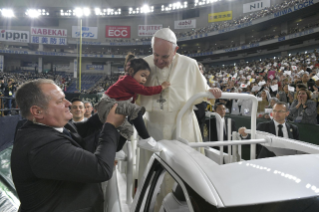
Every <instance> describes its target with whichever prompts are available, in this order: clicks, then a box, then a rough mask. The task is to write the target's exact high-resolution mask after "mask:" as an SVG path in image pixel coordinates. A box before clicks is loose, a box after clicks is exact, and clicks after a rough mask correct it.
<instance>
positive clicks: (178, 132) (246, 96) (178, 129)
mask: <svg viewBox="0 0 319 212" xmlns="http://www.w3.org/2000/svg"><path fill="white" fill-rule="evenodd" d="M205 97H207V98H210V99H215V97H214V95H213V94H212V93H211V92H201V93H198V94H196V95H194V96H192V97H191V98H190V99H189V100H188V101H187V102H186V103H185V105H184V106H183V107H182V109H181V110H180V112H179V113H178V115H177V120H176V139H177V140H179V141H181V142H183V143H185V144H187V145H189V146H192V147H205V146H214V145H216V142H202V143H194V142H189V141H187V140H186V139H184V138H182V137H181V123H182V117H183V115H184V114H185V113H186V111H187V110H189V108H191V106H192V105H193V103H194V102H195V101H196V100H198V99H199V98H205ZM220 99H247V100H251V101H252V112H251V139H250V140H245V141H240V142H239V141H238V140H237V143H236V140H235V143H233V141H232V142H231V144H230V142H228V143H225V145H222V144H224V141H223V142H221V143H220V142H219V145H221V146H228V145H240V144H250V145H251V148H250V159H256V144H257V143H266V142H268V140H267V139H261V140H255V138H256V114H257V105H258V101H257V98H256V96H254V95H251V94H242V93H224V92H223V93H222V95H221V98H220ZM241 142H245V143H241Z"/></svg>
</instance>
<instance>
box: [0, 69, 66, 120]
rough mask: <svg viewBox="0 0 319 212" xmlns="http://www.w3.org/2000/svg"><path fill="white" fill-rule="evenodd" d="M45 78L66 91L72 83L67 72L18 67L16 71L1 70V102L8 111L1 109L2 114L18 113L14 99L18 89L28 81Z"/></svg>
mask: <svg viewBox="0 0 319 212" xmlns="http://www.w3.org/2000/svg"><path fill="white" fill-rule="evenodd" d="M43 78H45V79H51V80H53V81H54V82H55V83H56V84H57V85H58V86H59V87H60V88H61V89H62V90H64V91H66V88H67V87H68V86H69V85H70V83H71V81H72V78H71V75H70V74H65V73H63V74H62V73H59V74H55V73H53V72H49V73H45V72H42V73H37V72H34V71H32V72H31V71H23V70H19V69H18V68H17V69H16V71H13V72H1V73H0V96H2V98H1V101H0V102H1V103H0V104H1V109H6V111H0V114H1V115H2V113H3V115H11V114H17V111H16V110H14V109H15V108H16V107H17V105H16V103H15V99H14V97H15V92H16V90H17V89H18V88H19V87H20V86H21V85H22V84H23V83H24V82H26V81H29V80H34V79H43ZM7 109H8V110H7ZM11 109H12V110H11Z"/></svg>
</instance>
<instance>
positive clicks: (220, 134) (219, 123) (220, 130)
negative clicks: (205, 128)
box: [206, 112, 224, 164]
mask: <svg viewBox="0 0 319 212" xmlns="http://www.w3.org/2000/svg"><path fill="white" fill-rule="evenodd" d="M206 114H208V115H209V116H211V115H213V116H215V117H216V121H217V123H216V126H217V128H218V130H217V137H218V140H220V141H223V140H224V133H223V130H224V129H223V126H222V118H221V117H220V115H219V114H218V113H215V112H206ZM209 124H210V122H209ZM209 129H210V126H209ZM209 134H210V130H209ZM209 138H210V135H209ZM219 151H220V157H219V160H220V161H219V163H220V164H222V163H223V154H224V146H223V145H221V146H220V147H219Z"/></svg>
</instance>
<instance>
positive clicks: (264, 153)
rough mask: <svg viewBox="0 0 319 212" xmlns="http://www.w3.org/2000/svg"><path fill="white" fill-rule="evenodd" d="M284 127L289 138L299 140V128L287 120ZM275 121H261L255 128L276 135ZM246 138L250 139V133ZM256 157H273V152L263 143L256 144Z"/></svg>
mask: <svg viewBox="0 0 319 212" xmlns="http://www.w3.org/2000/svg"><path fill="white" fill-rule="evenodd" d="M285 125H286V128H287V132H288V137H289V138H290V139H295V140H299V130H298V127H297V126H295V125H293V124H289V123H287V122H285ZM275 127H276V126H275V122H274V121H273V120H271V121H265V122H261V123H259V124H258V125H257V130H259V131H263V132H267V133H271V134H274V135H276V128H275ZM246 139H250V135H248V137H247V138H246ZM256 152H257V158H268V157H275V156H276V155H275V153H273V152H272V151H269V150H268V149H267V148H266V147H264V146H263V145H260V144H257V151H256Z"/></svg>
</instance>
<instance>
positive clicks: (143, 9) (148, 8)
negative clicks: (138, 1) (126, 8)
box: [141, 4, 151, 13]
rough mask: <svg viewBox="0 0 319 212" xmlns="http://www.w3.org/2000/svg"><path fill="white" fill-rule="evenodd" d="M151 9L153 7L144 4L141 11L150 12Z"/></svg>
mask: <svg viewBox="0 0 319 212" xmlns="http://www.w3.org/2000/svg"><path fill="white" fill-rule="evenodd" d="M150 11H151V8H150V7H149V6H148V5H147V4H144V5H143V6H142V7H141V13H149V12H150Z"/></svg>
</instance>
